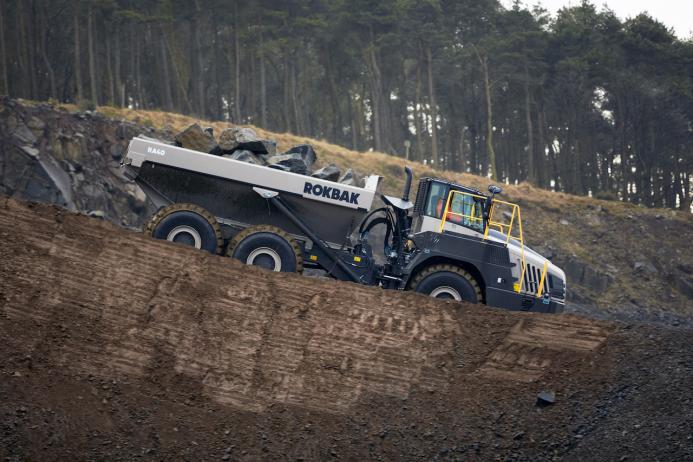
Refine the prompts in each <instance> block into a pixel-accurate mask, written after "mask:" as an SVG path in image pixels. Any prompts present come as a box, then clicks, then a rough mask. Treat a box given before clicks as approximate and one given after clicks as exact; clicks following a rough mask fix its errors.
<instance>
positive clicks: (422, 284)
mask: <svg viewBox="0 0 693 462" xmlns="http://www.w3.org/2000/svg"><path fill="white" fill-rule="evenodd" d="M409 288H410V289H412V290H415V291H416V292H418V293H421V294H426V295H430V296H432V297H435V298H442V299H450V300H464V301H466V302H469V303H481V301H482V296H481V288H480V287H479V283H478V282H477V281H476V279H474V277H472V275H471V274H469V273H468V272H467V271H465V270H463V269H462V268H460V267H458V266H454V265H433V266H429V267H428V268H426V269H424V270H423V271H421V272H420V273H419V274H417V275H416V276H415V277H414V278H413V279H412V281H411V283H410V284H409Z"/></svg>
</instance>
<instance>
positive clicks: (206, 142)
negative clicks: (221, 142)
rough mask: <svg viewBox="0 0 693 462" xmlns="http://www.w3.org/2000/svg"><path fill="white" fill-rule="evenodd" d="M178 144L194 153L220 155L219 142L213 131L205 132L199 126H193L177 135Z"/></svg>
mask: <svg viewBox="0 0 693 462" xmlns="http://www.w3.org/2000/svg"><path fill="white" fill-rule="evenodd" d="M176 143H178V145H180V146H182V147H184V148H186V149H192V150H193V151H200V152H206V153H210V154H220V150H219V146H218V145H217V141H216V140H215V139H214V134H213V132H212V131H211V130H203V129H202V127H200V126H199V125H198V124H192V125H191V126H189V127H188V128H186V129H185V130H183V131H182V132H180V133H178V134H177V135H176Z"/></svg>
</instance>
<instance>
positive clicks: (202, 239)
mask: <svg viewBox="0 0 693 462" xmlns="http://www.w3.org/2000/svg"><path fill="white" fill-rule="evenodd" d="M145 233H147V234H149V235H150V236H152V237H153V238H155V239H162V240H168V241H172V242H178V243H180V244H184V245H189V246H191V247H195V248H198V249H201V250H206V251H207V252H209V253H211V254H213V255H217V254H219V253H220V252H221V248H222V245H223V240H222V237H221V227H220V226H219V223H218V222H217V220H216V219H215V218H214V216H213V215H212V214H211V213H209V212H208V211H206V210H205V209H203V208H202V207H198V206H197V205H194V204H173V205H169V206H168V207H164V208H162V209H161V210H159V211H158V212H157V213H156V214H155V215H154V216H153V217H152V219H151V220H150V221H149V223H148V224H147V227H146V228H145Z"/></svg>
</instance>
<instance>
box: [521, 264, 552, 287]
mask: <svg viewBox="0 0 693 462" xmlns="http://www.w3.org/2000/svg"><path fill="white" fill-rule="evenodd" d="M549 279H550V278H549V277H548V275H547V277H545V278H544V288H543V290H542V293H549ZM540 281H541V268H537V267H536V266H534V265H531V264H529V263H527V265H526V267H525V280H524V283H525V290H526V291H527V292H532V293H534V294H536V293H538V292H539V282H540Z"/></svg>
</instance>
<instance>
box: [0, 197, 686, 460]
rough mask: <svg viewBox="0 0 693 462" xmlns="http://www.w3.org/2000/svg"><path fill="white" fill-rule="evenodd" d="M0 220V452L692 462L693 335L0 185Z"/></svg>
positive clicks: (5, 456) (75, 456) (37, 456)
mask: <svg viewBox="0 0 693 462" xmlns="http://www.w3.org/2000/svg"><path fill="white" fill-rule="evenodd" d="M0 237H1V238H2V246H0V352H2V353H1V354H0V459H2V460H12V461H14V460H132V459H135V458H141V459H143V460H171V459H173V460H209V459H211V460H215V459H216V460H257V459H264V460H326V459H341V460H373V459H375V460H378V459H383V460H401V459H403V460H436V459H439V460H469V459H472V460H474V459H479V460H489V459H496V458H497V459H503V460H542V459H568V460H619V459H621V460H686V459H688V460H690V459H691V458H693V437H692V436H691V435H693V399H692V398H693V392H692V391H691V390H692V389H693V361H692V357H691V354H690V351H691V346H693V341H692V335H691V332H690V331H687V330H683V329H679V330H667V329H663V328H655V327H652V326H649V327H648V326H636V325H625V324H618V323H607V322H600V321H594V320H589V319H585V318H580V317H576V316H570V315H558V316H548V315H533V314H527V313H511V312H506V311H502V310H495V309H489V308H485V307H481V306H472V305H465V304H457V303H453V302H438V301H434V300H432V299H429V298H426V297H422V296H418V295H416V294H410V293H397V292H393V291H383V290H380V289H376V288H367V287H362V286H358V285H354V284H348V283H339V282H334V281H329V280H320V279H314V278H305V277H300V276H295V275H287V274H273V273H268V272H265V271H262V270H259V269H255V268H249V267H245V266H242V265H240V264H239V263H237V262H236V261H233V260H230V259H228V258H223V257H212V256H209V255H207V254H204V253H202V252H198V251H195V250H192V249H188V248H184V247H181V246H178V245H173V244H168V243H165V242H160V241H154V240H151V239H148V238H146V237H144V236H142V235H140V234H136V233H132V232H127V231H124V230H122V229H119V228H117V227H115V226H114V225H111V224H109V223H107V222H104V221H99V220H95V219H90V218H87V217H85V216H82V215H77V214H72V213H70V212H67V211H65V210H62V209H59V208H57V207H53V206H47V205H36V204H26V203H22V202H18V201H15V200H11V199H3V200H2V202H0ZM541 391H552V392H555V394H556V402H555V404H553V405H550V406H547V407H539V406H537V398H536V397H537V393H539V392H541Z"/></svg>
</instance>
